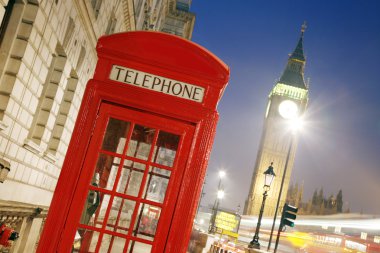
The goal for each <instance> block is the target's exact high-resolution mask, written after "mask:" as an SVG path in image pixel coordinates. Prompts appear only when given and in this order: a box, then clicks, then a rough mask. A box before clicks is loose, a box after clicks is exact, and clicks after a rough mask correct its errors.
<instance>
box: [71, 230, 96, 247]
mask: <svg viewBox="0 0 380 253" xmlns="http://www.w3.org/2000/svg"><path fill="white" fill-rule="evenodd" d="M98 238H99V233H98V232H95V231H92V230H80V229H78V231H77V233H76V235H75V238H74V243H73V250H72V252H95V249H96V244H97V243H98Z"/></svg>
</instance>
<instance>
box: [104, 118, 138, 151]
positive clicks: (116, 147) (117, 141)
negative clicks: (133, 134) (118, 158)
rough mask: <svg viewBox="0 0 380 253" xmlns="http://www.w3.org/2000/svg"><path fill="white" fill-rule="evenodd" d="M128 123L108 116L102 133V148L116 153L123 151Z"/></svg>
mask: <svg viewBox="0 0 380 253" xmlns="http://www.w3.org/2000/svg"><path fill="white" fill-rule="evenodd" d="M130 125H131V124H130V123H129V122H126V121H122V120H118V119H114V118H110V119H109V121H108V125H107V129H106V132H105V134H104V139H103V144H102V149H103V150H107V151H111V152H115V153H118V154H121V153H123V149H124V146H125V138H126V136H127V134H128V130H129V128H130Z"/></svg>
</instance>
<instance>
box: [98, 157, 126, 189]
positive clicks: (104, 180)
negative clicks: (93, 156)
mask: <svg viewBox="0 0 380 253" xmlns="http://www.w3.org/2000/svg"><path fill="white" fill-rule="evenodd" d="M119 165H120V158H118V157H113V156H110V155H105V154H100V155H99V158H98V162H97V163H96V168H95V173H94V176H93V178H92V181H91V184H92V185H94V186H97V187H99V188H105V189H107V190H112V188H113V186H114V184H115V180H116V175H117V169H118V167H119Z"/></svg>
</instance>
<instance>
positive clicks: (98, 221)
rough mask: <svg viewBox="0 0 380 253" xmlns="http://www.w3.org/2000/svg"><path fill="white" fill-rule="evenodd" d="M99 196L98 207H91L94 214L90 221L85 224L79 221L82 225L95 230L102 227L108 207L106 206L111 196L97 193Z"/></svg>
mask: <svg viewBox="0 0 380 253" xmlns="http://www.w3.org/2000/svg"><path fill="white" fill-rule="evenodd" d="M97 193H98V192H97ZM99 196H100V205H98V206H97V207H96V206H93V209H92V212H94V214H93V216H92V219H91V220H90V222H89V223H87V224H86V223H84V222H82V220H81V223H82V224H85V225H90V226H95V227H97V228H101V227H102V224H103V221H104V217H105V215H106V211H107V207H108V204H109V202H110V198H111V196H110V195H108V194H104V193H101V192H100V193H99ZM84 212H85V210H83V213H84ZM82 215H83V214H82Z"/></svg>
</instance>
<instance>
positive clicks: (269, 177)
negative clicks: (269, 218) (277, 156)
mask: <svg viewBox="0 0 380 253" xmlns="http://www.w3.org/2000/svg"><path fill="white" fill-rule="evenodd" d="M272 165H273V162H272V163H271V164H270V166H269V167H268V169H267V170H266V171H265V172H264V175H265V181H264V193H263V202H262V204H261V208H260V214H259V219H258V220H257V226H256V231H255V235H254V236H253V239H252V241H251V242H250V243H249V244H248V248H255V249H260V243H259V232H260V226H261V219H262V217H263V212H264V206H265V200H266V199H267V196H268V191H269V190H270V186H271V184H272V182H273V179H274V177H275V176H276V174H275V173H274V171H273V166H272Z"/></svg>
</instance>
